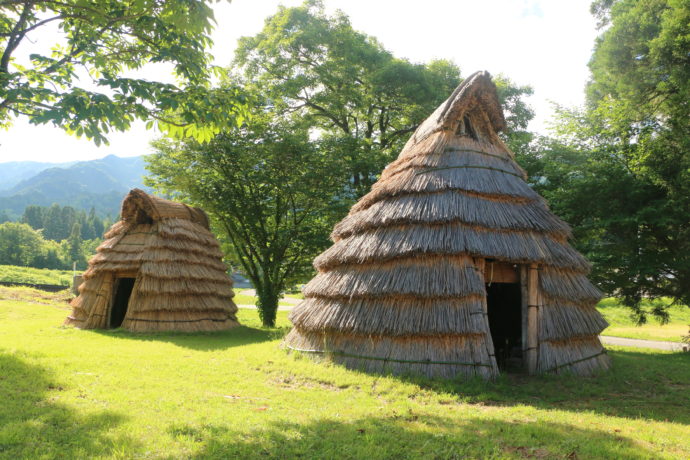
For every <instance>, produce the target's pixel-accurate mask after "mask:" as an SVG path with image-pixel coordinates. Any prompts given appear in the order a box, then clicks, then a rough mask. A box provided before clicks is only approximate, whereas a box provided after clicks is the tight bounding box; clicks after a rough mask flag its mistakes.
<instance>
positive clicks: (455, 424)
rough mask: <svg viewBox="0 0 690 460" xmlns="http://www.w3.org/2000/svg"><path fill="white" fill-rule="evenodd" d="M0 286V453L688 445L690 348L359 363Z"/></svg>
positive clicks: (245, 331)
mask: <svg viewBox="0 0 690 460" xmlns="http://www.w3.org/2000/svg"><path fill="white" fill-rule="evenodd" d="M7 291H11V290H10V289H6V290H4V291H0V299H13V300H0V458H8V459H15V458H31V459H34V458H45V459H49V458H50V459H52V458H70V459H72V458H93V457H99V458H166V459H168V458H170V459H177V458H300V457H301V458H309V459H311V458H367V459H376V458H516V459H520V458H558V459H568V458H569V459H573V458H578V459H600V458H614V459H621V458H625V459H646V458H654V459H658V458H668V459H671V458H676V459H677V458H688V457H690V445H688V443H687V439H688V437H689V436H690V430H689V429H688V425H689V424H690V412H689V411H688V410H687V408H688V407H690V360H689V357H690V356H689V355H687V354H682V353H675V354H670V353H664V352H656V351H652V350H635V349H625V348H614V349H613V351H612V352H611V355H612V358H613V363H614V368H613V371H611V372H608V373H605V374H603V375H601V376H599V377H597V378H575V377H571V376H541V377H529V378H528V377H525V376H509V377H502V378H500V379H499V380H497V381H496V382H490V383H487V382H482V381H470V382H465V383H460V382H452V381H451V382H447V381H433V380H427V379H421V378H400V377H397V378H396V377H388V376H376V375H367V374H364V373H360V372H356V371H350V370H347V369H344V368H342V367H340V366H334V365H330V364H319V363H315V362H312V361H311V360H310V359H307V358H305V357H302V356H299V355H288V354H286V353H285V352H284V351H282V350H281V349H280V347H279V345H280V339H281V337H282V336H283V334H284V333H285V332H286V331H287V326H288V322H287V320H286V313H285V312H279V313H278V325H279V327H278V328H275V329H262V328H260V327H259V320H258V315H257V314H256V311H255V310H247V309H242V310H240V312H239V316H240V320H241V321H242V324H243V325H244V326H242V327H240V328H238V329H235V330H231V331H227V332H222V333H212V334H198V335H191V334H138V335H137V334H131V333H127V332H124V331H121V330H114V331H80V330H76V329H72V328H65V327H61V326H60V324H61V323H62V321H63V319H64V317H65V316H66V315H67V313H68V311H69V310H68V308H67V304H66V303H65V302H64V299H63V298H61V297H59V296H54V297H49V296H44V295H42V294H36V295H35V296H31V297H29V298H28V299H27V300H17V299H16V297H21V298H24V296H25V295H28V293H27V291H25V292H24V293H23V294H22V295H21V296H20V295H15V296H14V297H12V295H11V294H8V293H7Z"/></svg>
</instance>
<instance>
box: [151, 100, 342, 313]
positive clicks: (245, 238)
mask: <svg viewBox="0 0 690 460" xmlns="http://www.w3.org/2000/svg"><path fill="white" fill-rule="evenodd" d="M155 146H156V150H157V153H155V154H154V155H151V156H149V157H147V161H148V163H149V164H148V169H149V171H151V173H152V175H151V176H150V177H149V181H148V184H149V185H152V186H154V187H156V188H158V189H159V190H163V191H165V192H168V193H175V192H177V194H178V196H179V195H180V194H181V195H182V196H184V197H185V200H186V201H189V202H192V203H195V204H198V205H200V206H201V207H202V208H204V209H206V210H207V211H208V212H209V213H210V215H211V217H212V218H213V221H214V222H215V224H216V227H215V228H216V229H218V231H219V232H222V235H223V236H224V237H225V238H226V239H227V242H228V243H229V247H230V249H231V251H232V253H231V254H230V259H231V260H232V261H233V262H235V263H238V264H239V265H241V267H242V268H243V271H244V273H245V274H246V275H247V276H248V278H249V279H250V280H251V281H252V284H253V285H254V287H255V288H256V291H257V295H258V298H259V300H258V303H257V307H258V310H259V315H260V317H261V320H262V322H263V324H264V325H266V326H273V325H274V324H275V317H276V311H277V307H278V300H279V298H280V296H281V293H282V292H283V291H284V290H285V288H286V287H289V286H291V285H292V283H294V282H295V281H296V280H297V279H300V278H303V277H304V276H305V274H307V273H310V272H311V270H312V268H311V261H312V259H313V258H314V257H315V256H316V255H317V254H318V253H319V252H320V251H322V250H323V249H324V248H325V247H326V246H327V245H328V243H329V242H328V234H329V232H330V231H331V229H332V227H333V225H334V224H335V222H336V220H337V219H338V218H340V217H341V216H342V214H343V213H345V212H346V210H347V208H348V207H349V205H350V204H351V201H350V200H349V199H348V198H349V197H347V196H345V197H344V196H342V193H343V189H344V184H345V183H346V173H344V172H343V171H344V169H345V168H344V167H343V162H342V160H341V159H340V158H339V157H337V156H333V155H330V154H329V153H327V152H325V151H324V150H322V149H320V148H319V146H318V145H316V144H315V142H313V141H310V140H309V129H308V126H307V125H305V124H304V123H303V122H302V121H301V120H300V121H295V120H294V119H285V118H281V117H279V116H277V115H274V114H271V113H265V114H263V115H254V117H253V120H252V121H251V122H250V123H249V124H245V125H244V126H243V127H242V128H238V129H235V130H233V131H231V132H227V133H222V134H219V135H218V136H216V137H215V138H214V139H212V140H211V141H210V142H209V143H207V144H199V143H198V142H195V141H185V142H179V141H178V142H173V141H169V140H161V141H158V142H157V143H156V144H155Z"/></svg>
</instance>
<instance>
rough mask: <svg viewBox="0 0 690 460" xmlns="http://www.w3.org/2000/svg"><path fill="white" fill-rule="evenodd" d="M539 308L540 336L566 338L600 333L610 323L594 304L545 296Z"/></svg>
mask: <svg viewBox="0 0 690 460" xmlns="http://www.w3.org/2000/svg"><path fill="white" fill-rule="evenodd" d="M543 301H544V305H543V306H542V307H541V308H540V309H539V337H540V338H541V339H544V340H564V339H567V338H568V337H579V336H583V335H598V334H599V333H600V332H601V331H603V330H604V329H606V328H607V327H608V323H607V322H606V320H605V319H604V318H603V317H602V316H601V314H600V313H599V312H598V311H597V309H596V308H595V307H594V305H589V306H582V305H579V304H576V303H572V302H566V301H562V300H560V299H557V298H551V297H548V296H545V297H544V299H543Z"/></svg>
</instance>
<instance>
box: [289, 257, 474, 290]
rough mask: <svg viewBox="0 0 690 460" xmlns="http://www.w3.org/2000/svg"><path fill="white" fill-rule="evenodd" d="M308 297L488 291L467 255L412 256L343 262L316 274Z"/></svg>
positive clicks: (308, 286) (306, 288)
mask: <svg viewBox="0 0 690 460" xmlns="http://www.w3.org/2000/svg"><path fill="white" fill-rule="evenodd" d="M302 292H303V293H304V295H305V296H306V297H311V296H321V297H333V298H354V297H380V296H395V295H398V296H410V297H421V298H428V297H434V298H439V297H464V296H468V295H472V294H475V295H479V294H482V293H483V292H484V284H483V281H482V280H481V278H480V276H479V274H478V273H477V271H476V269H475V268H474V266H473V265H472V262H471V260H470V259H469V258H467V257H447V256H446V257H443V256H441V257H426V258H419V257H411V258H408V259H403V260H398V261H395V262H382V263H371V264H367V265H340V266H338V267H335V268H333V269H332V270H329V271H327V272H321V273H319V274H317V275H316V277H314V278H313V279H312V280H311V281H310V282H309V283H308V284H307V285H306V286H305V287H304V288H303V290H302Z"/></svg>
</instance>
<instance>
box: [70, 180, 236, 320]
mask: <svg viewBox="0 0 690 460" xmlns="http://www.w3.org/2000/svg"><path fill="white" fill-rule="evenodd" d="M121 215H122V220H120V221H119V222H117V223H116V224H115V225H113V226H112V227H111V228H110V230H108V232H106V234H105V238H106V240H105V241H104V242H103V244H101V245H100V246H99V247H98V250H97V251H98V252H97V254H96V255H95V256H94V257H93V258H92V259H91V260H90V261H89V268H88V270H87V271H86V272H85V273H84V282H83V283H82V285H81V286H80V287H79V292H80V295H79V296H78V297H77V298H75V299H74V300H73V301H72V307H73V310H72V314H71V315H70V316H69V317H68V318H67V320H66V321H65V324H71V325H74V326H76V327H79V328H84V329H96V328H117V327H122V328H125V329H128V330H131V331H137V332H148V331H216V330H222V329H229V328H232V327H234V326H237V325H238V322H237V318H236V316H235V314H236V312H237V306H236V305H235V304H234V303H233V301H232V297H233V296H234V293H233V291H232V280H231V279H230V277H229V276H228V275H227V273H226V266H225V264H224V263H223V261H222V260H221V259H222V256H223V255H222V254H221V252H220V248H219V245H218V241H216V239H215V237H214V236H213V234H211V232H210V231H209V223H208V218H207V217H206V214H205V213H204V211H202V210H201V209H199V208H192V207H189V206H187V205H184V204H181V203H175V202H172V201H168V200H164V199H162V198H157V197H154V196H151V195H148V194H146V193H144V192H143V191H141V190H138V189H134V190H132V191H131V192H129V194H128V195H127V196H126V197H125V199H124V201H123V202H122V212H121Z"/></svg>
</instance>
